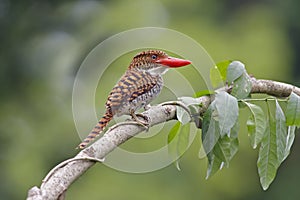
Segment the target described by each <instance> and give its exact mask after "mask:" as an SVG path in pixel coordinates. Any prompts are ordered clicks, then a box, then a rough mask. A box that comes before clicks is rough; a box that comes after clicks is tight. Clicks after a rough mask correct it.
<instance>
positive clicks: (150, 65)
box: [78, 50, 191, 149]
mask: <svg viewBox="0 0 300 200" xmlns="http://www.w3.org/2000/svg"><path fill="white" fill-rule="evenodd" d="M190 63H191V62H190V61H189V60H183V59H179V58H173V57H169V56H168V55H167V54H166V53H165V52H163V51H159V50H148V51H143V52H140V53H139V54H137V55H136V56H134V58H133V59H132V61H131V63H130V65H129V67H128V69H127V71H126V72H125V74H124V75H123V76H122V77H121V79H120V80H119V81H118V83H117V84H116V85H115V87H114V88H113V89H112V91H111V92H110V94H109V96H108V98H107V102H106V104H105V105H106V112H105V114H104V115H103V117H102V118H101V119H100V120H99V122H98V123H97V125H96V126H95V127H94V128H93V130H92V131H91V132H90V133H89V135H88V136H87V137H86V138H85V139H84V140H83V142H82V143H80V144H79V146H78V148H80V149H83V148H85V147H86V146H87V145H88V144H89V143H90V142H91V141H93V140H94V139H95V137H96V136H98V135H99V134H100V133H101V132H102V131H103V130H104V128H105V127H106V126H107V124H108V123H109V122H110V121H111V120H112V119H113V117H114V116H121V115H131V116H132V118H133V119H135V120H136V121H137V122H139V123H142V124H147V122H142V121H140V120H139V119H138V118H137V116H136V114H135V111H136V110H138V109H140V108H142V107H145V106H146V105H148V104H149V103H150V102H151V101H152V100H153V99H155V98H156V97H157V96H158V95H159V93H160V91H161V89H162V87H163V79H162V75H163V74H164V73H165V72H166V71H168V69H169V68H176V67H182V66H185V65H188V64H190Z"/></svg>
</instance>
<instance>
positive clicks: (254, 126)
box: [244, 102, 267, 149]
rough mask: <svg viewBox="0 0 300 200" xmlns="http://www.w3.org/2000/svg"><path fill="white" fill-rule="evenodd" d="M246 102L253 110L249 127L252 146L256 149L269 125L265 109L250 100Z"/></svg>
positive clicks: (248, 122)
mask: <svg viewBox="0 0 300 200" xmlns="http://www.w3.org/2000/svg"><path fill="white" fill-rule="evenodd" d="M244 104H245V105H246V106H247V107H248V108H249V110H250V112H251V115H250V116H249V118H248V120H247V129H248V136H249V138H250V143H251V146H252V147H253V148H254V149H255V148H256V147H257V145H258V144H259V143H260V142H261V140H262V138H263V136H264V133H265V129H266V126H267V123H266V117H265V114H264V112H263V110H262V109H261V108H260V107H259V106H257V105H255V104H251V103H248V102H244Z"/></svg>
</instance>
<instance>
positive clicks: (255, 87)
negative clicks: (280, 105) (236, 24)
mask: <svg viewBox="0 0 300 200" xmlns="http://www.w3.org/2000/svg"><path fill="white" fill-rule="evenodd" d="M251 82H252V90H251V93H264V94H269V95H273V96H276V97H288V96H289V95H290V93H291V92H292V91H293V92H295V93H296V94H298V95H299V96H300V88H298V87H296V86H293V85H290V84H286V83H281V82H276V81H271V80H257V79H255V78H251ZM222 89H223V90H225V88H222ZM198 100H199V102H201V107H200V110H199V111H200V114H203V113H204V112H205V111H206V110H207V108H208V106H209V105H210V103H211V101H212V96H203V97H199V98H198ZM143 115H145V116H146V117H148V119H149V122H150V124H149V125H150V126H154V125H156V124H160V123H163V122H166V121H169V120H172V119H176V106H175V105H163V106H161V105H159V106H153V107H151V108H150V109H149V110H147V111H145V112H143ZM142 131H144V127H142V126H139V125H137V124H135V123H123V124H122V125H117V126H116V127H115V128H111V129H109V130H108V131H107V132H106V133H105V134H104V135H103V137H101V138H100V139H99V140H97V141H96V142H95V143H93V144H92V145H91V146H89V147H87V148H86V149H84V150H82V151H80V152H79V153H78V154H77V155H76V156H75V157H74V158H71V159H69V160H66V161H64V162H62V163H60V164H59V165H57V166H56V167H54V168H53V169H52V170H51V171H50V172H49V174H48V175H47V176H46V177H45V179H44V180H43V182H42V184H41V187H40V188H38V187H37V186H35V187H33V188H31V189H30V190H29V191H28V196H27V200H45V199H47V200H48V199H49V200H50V199H64V195H65V192H66V191H67V189H68V187H69V186H70V185H71V184H72V183H73V182H74V181H75V180H76V179H77V178H79V177H80V176H81V175H82V174H83V173H84V172H85V171H87V170H88V169H89V168H90V167H92V166H93V165H94V164H95V163H96V162H101V161H102V159H103V158H104V157H105V156H106V155H107V154H109V153H110V152H111V151H113V150H114V149H115V148H116V147H118V146H119V145H121V144H122V143H124V142H125V141H127V140H129V139H130V138H132V137H133V136H135V135H137V134H138V133H140V132H142Z"/></svg>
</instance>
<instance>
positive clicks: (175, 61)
mask: <svg viewBox="0 0 300 200" xmlns="http://www.w3.org/2000/svg"><path fill="white" fill-rule="evenodd" d="M156 63H159V64H162V65H166V66H168V67H183V66H185V65H188V64H191V63H192V62H191V61H189V60H183V59H180V58H173V57H168V58H163V59H159V60H157V61H156Z"/></svg>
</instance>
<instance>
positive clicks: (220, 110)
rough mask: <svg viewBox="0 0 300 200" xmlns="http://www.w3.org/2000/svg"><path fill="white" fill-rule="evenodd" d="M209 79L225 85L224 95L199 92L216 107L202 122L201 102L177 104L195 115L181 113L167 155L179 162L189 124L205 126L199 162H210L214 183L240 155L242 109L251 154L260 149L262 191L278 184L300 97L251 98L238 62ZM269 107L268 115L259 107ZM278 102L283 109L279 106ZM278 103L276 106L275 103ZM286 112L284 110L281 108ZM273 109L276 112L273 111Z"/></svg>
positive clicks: (186, 100)
mask: <svg viewBox="0 0 300 200" xmlns="http://www.w3.org/2000/svg"><path fill="white" fill-rule="evenodd" d="M210 79H211V82H212V84H213V86H214V87H220V86H222V85H224V84H225V87H224V88H226V89H225V90H222V91H221V90H216V92H215V93H214V92H212V91H206V90H205V91H200V92H198V93H196V96H197V97H199V96H200V95H201V96H202V95H213V101H212V102H211V104H210V105H209V107H208V109H207V110H206V112H205V113H204V115H203V116H201V115H200V114H199V113H197V110H198V108H199V106H201V102H199V99H198V98H191V97H182V98H180V99H179V100H180V101H181V102H182V103H183V104H184V105H186V106H187V107H188V108H189V109H190V110H191V112H192V117H190V116H189V115H188V114H187V113H186V112H185V111H184V109H182V108H180V107H178V113H177V118H178V120H179V122H177V123H176V124H175V125H174V127H173V128H172V129H171V131H170V133H169V137H168V144H169V152H170V154H171V155H173V156H174V157H175V158H177V159H176V166H177V168H178V169H180V168H179V164H178V162H179V158H180V157H181V156H182V155H183V153H184V152H185V151H186V150H187V146H188V144H189V142H188V138H189V122H191V121H194V122H197V121H198V120H201V121H202V126H201V127H199V128H202V135H201V140H202V146H201V148H200V151H199V157H200V158H202V157H204V156H206V157H207V160H208V166H207V173H206V178H209V177H211V176H212V175H214V174H215V173H216V172H218V171H219V170H221V169H222V168H223V167H229V163H230V161H231V160H232V158H233V157H234V155H235V154H236V153H237V152H238V148H239V140H238V132H239V122H238V117H239V109H245V108H247V109H248V110H249V117H248V120H247V122H246V125H247V130H248V136H249V140H250V144H251V146H252V148H254V149H256V148H258V147H259V151H258V159H257V169H258V174H259V177H260V183H261V185H262V188H263V189H264V190H266V189H268V187H269V186H270V184H271V183H272V181H273V180H274V178H275V176H276V173H277V169H278V168H279V166H280V165H281V163H282V162H283V161H284V160H285V159H286V158H287V156H288V155H289V153H290V149H291V147H292V144H293V142H294V138H295V130H296V128H297V127H299V126H300V97H299V96H298V95H296V94H295V93H293V92H292V93H291V94H290V96H289V97H287V98H281V99H278V98H276V97H271V96H270V97H267V98H263V99H253V98H251V88H252V84H251V77H250V76H249V75H248V73H247V71H246V69H245V66H244V64H243V63H241V62H239V61H224V62H221V63H219V64H217V65H216V66H215V67H214V68H212V69H211V73H210ZM259 101H262V102H264V103H265V104H266V107H267V111H264V110H263V109H262V107H261V106H260V105H258V104H257V102H259ZM279 101H280V102H281V103H279ZM274 102H275V103H274ZM283 106H284V107H283ZM273 107H274V108H273Z"/></svg>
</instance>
